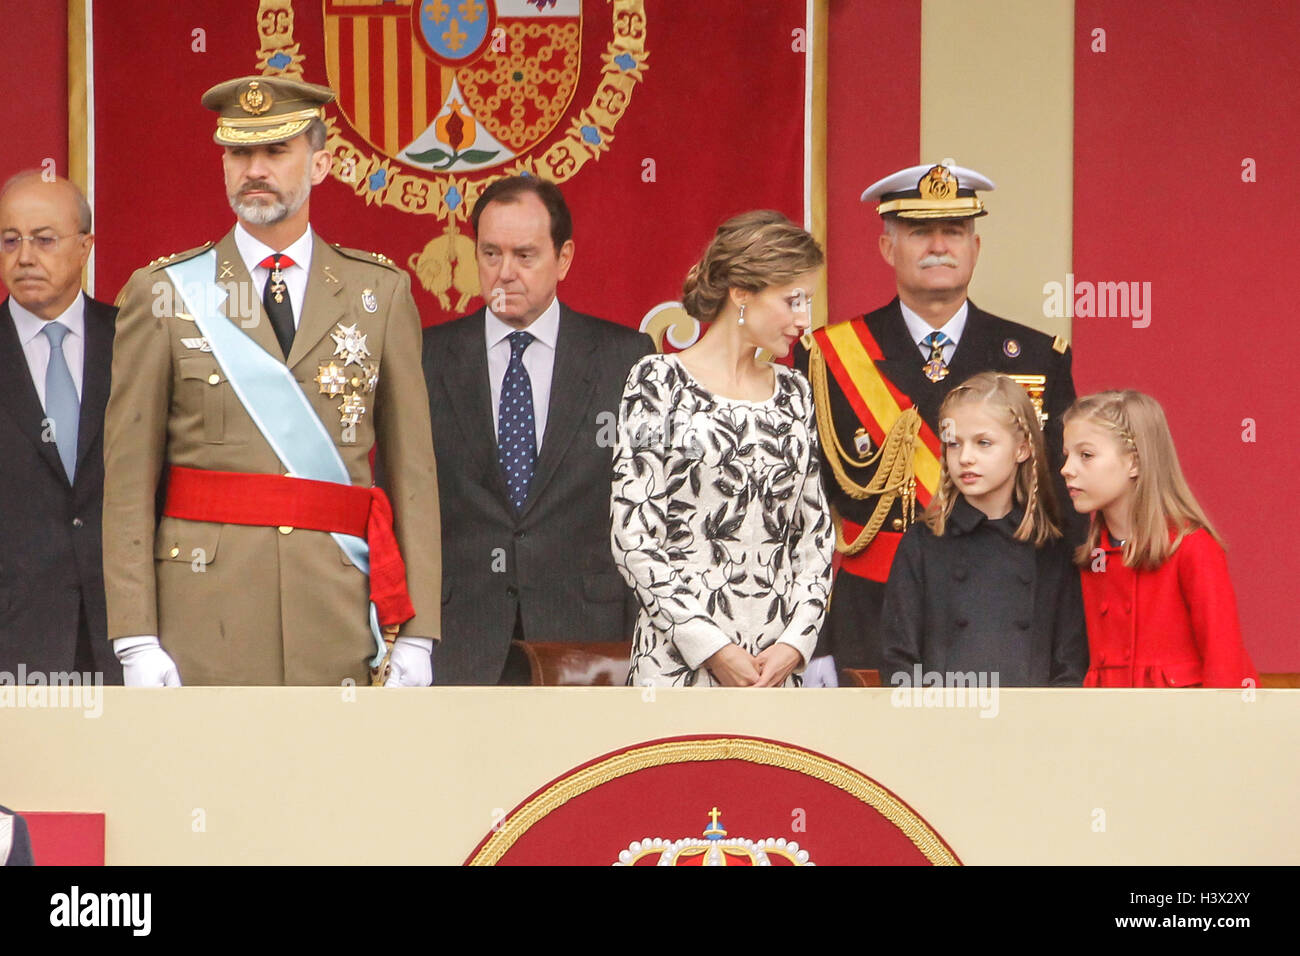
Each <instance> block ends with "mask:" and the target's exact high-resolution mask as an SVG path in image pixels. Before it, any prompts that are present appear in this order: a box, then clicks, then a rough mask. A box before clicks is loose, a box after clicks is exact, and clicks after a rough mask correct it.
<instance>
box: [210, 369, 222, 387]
mask: <svg viewBox="0 0 1300 956" xmlns="http://www.w3.org/2000/svg"><path fill="white" fill-rule="evenodd" d="M220 382H221V376H220V375H218V374H217V373H216V372H213V373H212V374H211V375H209V376H208V384H209V385H217V384H219V383H220Z"/></svg>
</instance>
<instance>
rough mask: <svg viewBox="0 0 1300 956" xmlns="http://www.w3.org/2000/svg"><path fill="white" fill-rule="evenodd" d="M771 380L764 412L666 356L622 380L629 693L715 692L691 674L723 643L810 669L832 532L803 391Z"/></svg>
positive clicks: (621, 537)
mask: <svg viewBox="0 0 1300 956" xmlns="http://www.w3.org/2000/svg"><path fill="white" fill-rule="evenodd" d="M772 367H773V368H774V369H775V370H776V390H775V392H774V394H773V395H772V397H771V398H769V399H768V400H767V401H763V402H751V401H744V400H739V399H730V398H723V397H721V396H717V395H714V394H712V393H711V392H709V391H707V390H706V389H705V388H704V387H703V386H701V385H700V384H699V383H698V382H696V381H695V379H694V378H692V377H691V375H690V373H689V372H687V371H686V368H685V366H683V365H682V363H681V362H680V361H679V360H678V359H677V358H676V357H675V356H671V355H649V356H646V357H645V358H643V359H641V360H640V361H639V362H638V363H637V364H636V365H635V366H633V368H632V371H631V374H630V375H629V376H628V382H627V387H626V388H625V390H624V392H623V401H622V404H621V406H620V408H619V423H618V424H619V428H618V445H617V448H616V450H615V454H614V475H613V488H612V493H611V502H610V511H611V515H612V518H613V527H612V532H611V539H612V544H613V550H614V562H615V564H617V565H618V569H619V571H620V572H621V573H622V575H623V577H624V578H625V579H626V580H627V582H628V584H630V585H631V586H632V587H633V588H635V589H636V593H637V597H638V599H639V600H640V603H641V609H640V612H639V614H638V616H637V623H636V633H635V638H634V641H633V645H632V668H631V672H630V673H629V675H628V683H629V684H632V685H656V686H694V685H716V683H717V682H716V681H715V680H714V679H713V675H712V674H710V673H709V672H708V670H707V669H706V668H705V667H704V666H703V664H704V661H706V660H707V659H708V658H709V657H711V656H713V654H714V653H716V652H717V651H718V650H720V649H721V648H722V647H724V646H725V645H726V644H727V643H728V642H732V643H736V644H739V645H740V646H741V647H743V648H745V650H747V651H749V653H751V654H757V653H758V652H759V651H761V650H762V649H763V648H765V647H767V646H768V645H770V644H772V643H773V642H776V641H782V642H785V643H787V644H790V645H791V646H792V647H794V648H795V649H796V650H798V651H799V653H800V654H802V655H803V659H804V662H805V663H807V661H808V660H810V659H811V658H812V653H813V649H814V647H815V646H816V644H817V634H818V632H819V631H820V630H821V626H822V620H823V618H824V617H825V614H826V603H827V596H828V594H829V592H830V583H831V552H832V550H833V549H834V533H833V529H832V527H831V521H830V513H829V510H828V508H827V504H826V497H825V493H824V492H823V490H822V483H821V475H820V464H819V462H820V455H819V450H818V445H817V431H816V419H815V414H814V410H813V403H812V390H811V388H810V387H809V385H808V382H807V380H806V379H805V378H804V377H803V376H802V375H801V374H799V373H798V372H796V371H794V370H792V369H789V368H786V367H785V366H782V365H773V366H772ZM800 670H802V668H800ZM798 685H799V678H798V677H797V676H796V675H795V674H792V675H791V676H790V677H789V678H788V679H787V680H786V686H798Z"/></svg>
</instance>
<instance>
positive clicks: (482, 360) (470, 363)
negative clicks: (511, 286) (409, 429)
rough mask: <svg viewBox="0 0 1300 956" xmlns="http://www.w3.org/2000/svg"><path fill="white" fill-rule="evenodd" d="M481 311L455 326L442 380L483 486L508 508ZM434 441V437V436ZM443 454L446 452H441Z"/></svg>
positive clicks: (465, 450) (445, 358)
mask: <svg viewBox="0 0 1300 956" xmlns="http://www.w3.org/2000/svg"><path fill="white" fill-rule="evenodd" d="M483 322H484V313H483V310H482V309H480V310H479V311H478V312H475V313H474V314H473V315H472V316H470V318H468V319H466V320H463V321H461V322H458V323H457V324H456V337H455V339H454V340H453V342H452V343H451V348H450V349H449V350H448V352H447V354H446V355H445V356H443V361H442V368H441V378H442V382H443V386H444V388H445V390H446V394H447V402H448V404H449V405H450V406H451V410H452V414H454V415H455V416H456V419H457V421H459V422H460V425H461V431H462V433H463V434H464V436H465V445H464V446H463V448H462V449H460V450H459V451H462V452H464V453H468V454H469V455H470V456H471V459H472V460H473V461H474V468H475V469H476V470H479V471H480V473H481V474H482V476H483V478H482V481H483V484H485V485H487V486H489V487H491V488H493V489H494V490H495V491H496V492H497V494H498V495H499V496H500V498H501V500H502V502H504V503H505V507H506V508H510V503H509V497H508V495H507V492H506V483H505V480H504V479H503V478H502V477H501V468H500V465H499V464H498V462H497V441H496V429H495V428H494V427H493V424H492V389H491V385H490V384H489V382H488V364H487V340H486V338H485V335H486V333H485V332H484V326H483ZM435 437H436V436H435ZM442 453H443V454H446V452H445V451H444V452H442Z"/></svg>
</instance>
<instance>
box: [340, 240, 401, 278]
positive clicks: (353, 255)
mask: <svg viewBox="0 0 1300 956" xmlns="http://www.w3.org/2000/svg"><path fill="white" fill-rule="evenodd" d="M330 245H332V246H333V247H334V249H335V251H336V252H338V253H339V254H340V255H344V256H347V257H348V258H349V259H356V260H358V261H360V262H377V263H379V265H381V266H387V267H388V268H389V269H392V270H393V271H395V272H400V271H401V270H400V269H399V267H398V265H397V263H396V262H394V261H393V260H392V259H390V258H388V256H386V255H384V254H383V253H382V252H364V251H362V250H361V249H349V248H347V247H346V246H340V245H339V244H338V243H337V242H333V243H330Z"/></svg>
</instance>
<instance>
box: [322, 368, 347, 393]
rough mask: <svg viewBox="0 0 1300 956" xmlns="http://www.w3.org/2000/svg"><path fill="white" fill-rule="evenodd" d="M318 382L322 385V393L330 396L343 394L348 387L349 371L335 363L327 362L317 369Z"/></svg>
mask: <svg viewBox="0 0 1300 956" xmlns="http://www.w3.org/2000/svg"><path fill="white" fill-rule="evenodd" d="M316 384H317V385H319V386H320V393H321V394H322V395H328V396H329V397H330V398H333V397H334V396H335V395H342V394H343V391H344V389H346V388H347V387H348V373H347V372H345V371H344V370H343V369H342V368H341V367H340V366H338V365H336V364H335V363H333V362H326V363H325V364H323V365H321V366H320V368H319V369H317V371H316Z"/></svg>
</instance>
